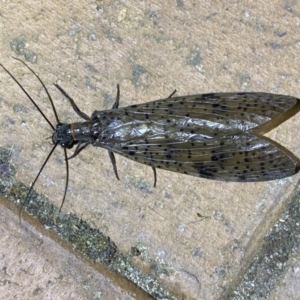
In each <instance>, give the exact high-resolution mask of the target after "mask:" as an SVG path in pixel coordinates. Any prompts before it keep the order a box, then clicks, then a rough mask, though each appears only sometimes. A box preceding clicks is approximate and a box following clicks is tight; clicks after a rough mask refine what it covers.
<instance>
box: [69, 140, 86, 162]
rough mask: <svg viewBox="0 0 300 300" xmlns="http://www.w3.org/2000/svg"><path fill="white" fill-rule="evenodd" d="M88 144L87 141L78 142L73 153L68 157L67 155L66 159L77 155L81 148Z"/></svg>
mask: <svg viewBox="0 0 300 300" xmlns="http://www.w3.org/2000/svg"><path fill="white" fill-rule="evenodd" d="M88 144H89V143H87V142H79V143H78V145H77V147H76V149H75V151H74V153H73V154H72V155H71V156H70V157H68V160H69V159H71V158H74V157H75V156H77V155H78V154H79V153H80V152H81V150H83V149H84V148H85V147H86V146H87V145H88Z"/></svg>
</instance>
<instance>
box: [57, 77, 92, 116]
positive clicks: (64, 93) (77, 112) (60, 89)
mask: <svg viewBox="0 0 300 300" xmlns="http://www.w3.org/2000/svg"><path fill="white" fill-rule="evenodd" d="M54 86H55V87H56V88H57V89H58V90H59V91H60V92H61V93H62V94H63V95H64V96H65V97H66V98H67V99H68V100H69V101H70V103H71V105H72V108H73V109H74V111H75V112H76V114H77V115H78V116H79V117H81V118H83V119H85V120H87V121H90V120H91V118H90V117H89V116H88V115H87V114H85V113H84V112H82V111H81V110H80V109H79V108H78V106H77V105H76V104H75V102H74V100H73V99H72V98H71V97H70V96H69V95H68V94H67V93H66V92H65V91H64V90H63V89H62V88H61V87H60V86H59V85H58V84H56V83H55V84H54Z"/></svg>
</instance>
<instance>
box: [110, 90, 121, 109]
mask: <svg viewBox="0 0 300 300" xmlns="http://www.w3.org/2000/svg"><path fill="white" fill-rule="evenodd" d="M119 100H120V85H119V84H117V96H116V101H115V103H114V105H113V106H112V108H111V109H116V108H118V107H119Z"/></svg>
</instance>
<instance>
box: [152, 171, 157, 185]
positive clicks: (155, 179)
mask: <svg viewBox="0 0 300 300" xmlns="http://www.w3.org/2000/svg"><path fill="white" fill-rule="evenodd" d="M152 170H153V175H154V184H153V187H156V182H157V175H156V168H155V167H153V166H152Z"/></svg>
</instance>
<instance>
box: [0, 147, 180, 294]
mask: <svg viewBox="0 0 300 300" xmlns="http://www.w3.org/2000/svg"><path fill="white" fill-rule="evenodd" d="M15 174H16V170H15V168H14V166H13V164H12V162H11V150H10V149H7V148H2V147H0V195H2V196H4V197H5V198H6V199H8V200H9V201H11V202H13V203H14V204H16V205H17V206H19V207H20V205H21V204H22V201H23V200H24V199H25V197H26V195H27V192H28V190H29V188H28V187H26V186H25V185H24V184H22V183H20V182H18V181H16V179H15ZM2 203H3V201H2ZM6 206H7V207H8V208H10V209H12V210H13V211H15V212H17V211H19V209H15V208H12V206H11V205H6ZM14 207H15V206H14ZM23 209H24V212H23V216H22V219H24V221H26V222H29V223H31V224H34V225H35V227H38V225H37V224H38V223H37V222H36V221H35V220H34V219H37V220H38V221H39V222H40V224H41V226H40V228H37V229H38V230H41V228H43V227H45V228H46V229H47V231H49V233H48V236H50V237H51V238H54V240H56V241H58V240H59V239H63V241H65V242H67V243H68V244H70V245H71V246H72V247H73V249H74V250H75V251H77V253H82V254H84V256H85V257H88V258H89V259H90V260H92V261H93V262H95V264H96V268H97V264H99V263H100V264H102V265H103V266H104V267H106V268H108V269H109V270H111V271H114V272H116V273H117V274H119V275H121V276H122V277H123V278H126V279H127V280H128V281H129V282H131V283H134V284H135V285H136V286H138V287H139V288H140V289H141V290H142V291H144V292H146V293H147V294H148V295H147V294H144V295H143V297H142V298H141V299H147V298H149V297H150V296H151V297H153V298H155V299H176V297H175V296H172V295H170V293H169V292H168V291H167V290H165V289H164V288H163V287H162V286H161V285H160V284H159V282H158V281H157V280H156V279H155V278H152V277H151V276H149V275H148V274H144V273H143V272H142V271H141V270H139V269H138V268H136V267H135V266H133V265H132V264H131V258H132V257H131V256H129V255H127V256H125V255H123V254H122V253H121V252H120V251H119V250H118V248H117V247H116V245H115V244H114V243H113V242H112V241H111V240H110V238H109V237H108V236H105V235H104V234H102V233H101V232H100V231H99V230H98V229H95V228H92V227H91V226H90V225H89V224H88V223H87V222H86V221H84V220H82V218H80V217H77V216H76V215H73V214H64V213H62V212H59V209H58V208H56V207H55V206H53V205H52V204H51V203H49V202H48V200H47V199H46V198H45V197H44V196H43V195H39V194H37V193H36V192H35V191H34V190H33V191H32V192H31V194H30V197H29V199H28V203H26V204H25V206H24V208H23ZM30 216H32V217H33V218H34V219H33V218H32V217H30ZM51 232H52V234H51ZM55 235H56V237H57V238H55ZM72 247H68V248H69V249H68V250H69V251H70V250H72ZM97 269H99V268H97ZM137 299H138V298H137Z"/></svg>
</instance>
